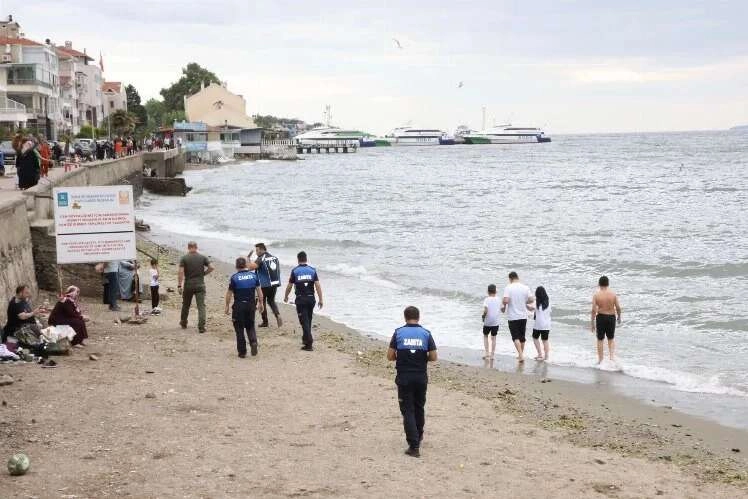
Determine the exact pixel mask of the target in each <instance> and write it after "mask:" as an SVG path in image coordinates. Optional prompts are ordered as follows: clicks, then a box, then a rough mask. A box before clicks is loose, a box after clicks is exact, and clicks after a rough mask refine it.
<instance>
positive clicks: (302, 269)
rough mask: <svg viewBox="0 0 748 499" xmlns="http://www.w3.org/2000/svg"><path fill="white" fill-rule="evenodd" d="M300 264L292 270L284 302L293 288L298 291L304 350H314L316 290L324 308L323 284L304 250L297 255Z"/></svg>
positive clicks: (298, 308)
mask: <svg viewBox="0 0 748 499" xmlns="http://www.w3.org/2000/svg"><path fill="white" fill-rule="evenodd" d="M296 259H297V260H298V263H299V264H298V265H297V266H296V267H294V268H293V270H291V276H290V277H289V279H288V286H286V295H285V296H284V297H283V302H284V303H288V295H290V294H291V288H294V290H295V291H296V301H295V303H296V314H297V315H298V316H299V324H301V331H302V336H301V342H302V343H303V344H304V346H302V347H301V349H302V350H306V351H308V352H311V351H312V350H314V348H313V347H312V344H313V343H314V337H313V336H312V316H313V315H314V305H315V299H314V292H315V290H316V292H317V297H318V298H319V308H320V309H321V308H322V305H323V302H322V286H321V285H320V283H319V276H318V275H317V271H316V270H314V267H311V266H309V265H307V256H306V253H305V252H304V251H300V252H299V254H298V255H296Z"/></svg>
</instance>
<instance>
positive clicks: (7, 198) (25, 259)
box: [0, 192, 37, 327]
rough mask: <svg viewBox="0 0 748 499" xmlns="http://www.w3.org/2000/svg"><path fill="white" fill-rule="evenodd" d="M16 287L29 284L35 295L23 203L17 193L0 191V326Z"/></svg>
mask: <svg viewBox="0 0 748 499" xmlns="http://www.w3.org/2000/svg"><path fill="white" fill-rule="evenodd" d="M19 284H27V285H29V286H30V287H31V290H32V292H34V294H36V291H37V282H36V275H35V273H34V258H33V252H32V245H31V233H30V230H29V220H28V217H27V215H26V203H25V199H24V198H23V196H21V195H20V194H19V193H11V192H0V327H2V326H4V325H5V321H6V320H7V317H6V312H7V306H6V305H7V304H8V300H10V298H11V297H12V296H13V294H14V293H15V290H16V286H18V285H19Z"/></svg>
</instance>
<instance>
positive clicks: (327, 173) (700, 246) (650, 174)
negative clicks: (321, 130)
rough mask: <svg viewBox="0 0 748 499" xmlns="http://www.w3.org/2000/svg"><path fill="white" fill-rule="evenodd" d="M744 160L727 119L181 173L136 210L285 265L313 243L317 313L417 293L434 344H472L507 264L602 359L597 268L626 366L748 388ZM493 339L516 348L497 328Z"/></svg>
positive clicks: (575, 355) (664, 378)
mask: <svg viewBox="0 0 748 499" xmlns="http://www.w3.org/2000/svg"><path fill="white" fill-rule="evenodd" d="M747 157H748V134H745V133H732V132H719V133H718V132H703V133H668V134H625V135H591V136H557V137H554V142H553V143H550V144H537V145H519V146H495V145H486V146H452V147H446V146H442V147H413V148H372V149H363V150H361V151H360V152H359V153H356V154H348V155H343V154H338V155H324V154H323V155H319V156H317V155H314V156H307V157H306V160H305V161H299V162H257V163H246V164H240V165H232V166H227V167H223V168H220V169H217V170H203V171H193V172H187V173H186V174H185V177H186V178H187V182H188V184H189V185H192V186H194V188H195V189H194V191H192V192H191V193H190V194H189V195H188V196H187V197H185V198H163V197H161V198H159V197H155V196H149V195H146V196H145V198H144V199H143V203H142V207H141V210H140V211H141V215H143V216H145V217H146V219H147V221H148V222H149V223H151V224H152V225H153V226H154V227H155V228H156V229H157V230H162V231H169V232H172V233H176V234H181V235H183V236H184V237H185V238H189V237H194V238H196V239H198V240H200V239H201V238H203V239H205V240H206V241H212V243H210V244H208V243H206V244H208V246H207V250H208V252H210V253H212V254H213V255H215V256H217V257H219V258H224V259H226V260H227V261H231V260H232V259H233V257H235V256H238V255H240V254H246V252H247V250H248V249H249V248H250V247H251V245H252V244H253V243H255V242H258V241H265V242H267V243H268V244H269V247H270V251H271V252H272V253H274V254H276V255H278V256H279V257H280V258H281V259H282V261H283V263H286V264H289V265H290V264H291V263H293V260H294V256H295V254H296V252H297V251H298V250H301V249H304V250H306V251H307V253H308V254H309V256H310V260H311V263H312V264H313V265H315V266H316V267H317V268H318V270H319V272H320V275H321V278H322V280H323V285H324V287H325V291H326V295H327V300H326V301H327V306H326V313H327V314H328V315H330V316H332V318H334V319H337V320H340V321H342V322H344V323H347V324H349V325H350V326H353V327H355V328H357V329H360V330H362V331H364V332H368V333H373V334H377V335H381V336H386V337H388V336H389V335H390V334H391V332H392V330H393V329H394V328H395V327H397V326H398V325H399V324H400V321H401V319H400V317H401V311H402V309H403V307H404V306H406V305H409V304H414V305H417V306H419V307H420V308H421V310H422V322H423V323H424V324H425V325H426V326H427V327H429V328H430V329H431V330H432V332H433V333H434V334H435V336H436V339H437V342H438V343H439V344H441V345H445V346H452V347H460V348H472V349H482V336H481V333H480V327H481V320H480V314H481V303H482V299H483V297H484V293H485V288H486V286H487V285H488V284H489V283H495V284H497V285H498V286H499V288H500V289H501V288H503V286H504V285H505V284H506V275H507V273H508V272H509V271H510V270H515V271H517V272H518V273H519V274H520V277H521V279H522V280H523V281H524V282H525V283H527V284H528V285H530V286H532V287H535V286H538V285H543V286H545V287H546V289H547V290H548V292H549V294H550V297H551V303H552V305H553V329H552V332H551V342H552V348H553V351H552V363H554V364H559V365H565V366H575V367H580V368H592V367H593V366H594V364H595V362H596V358H595V354H594V341H593V337H592V335H591V334H590V332H589V330H588V323H589V310H590V298H591V295H592V293H593V292H594V290H595V285H596V282H597V278H598V277H599V276H600V275H601V274H607V275H608V276H610V278H611V284H612V287H613V288H614V289H615V290H616V291H617V292H618V293H619V294H620V297H621V302H622V305H623V308H624V324H623V326H621V327H620V328H619V330H618V334H617V338H618V345H619V347H618V348H619V357H620V365H621V367H622V368H623V373H624V374H625V375H630V376H632V377H638V378H645V379H649V380H654V381H658V382H662V383H665V384H668V385H669V386H671V387H672V388H673V389H674V390H681V391H690V392H703V393H712V394H722V395H728V396H734V397H748V362H746V355H748V345H747V344H746V331H747V330H748V304H746V299H748V215H747V214H746V212H745V207H746V205H747V204H748V203H747V202H748V180H747V179H746V174H748V168H747V166H746V163H747V161H746V158H747ZM216 240H218V241H221V242H220V243H217V242H216ZM204 246H205V245H204ZM286 275H287V271H286ZM530 327H531V326H530ZM528 347H529V348H530V350H529V351H530V353H534V350H533V348H532V346H531V344H530V343H528ZM498 350H499V353H503V354H507V355H508V354H512V353H513V347H512V345H511V343H510V341H509V339H508V333H507V332H506V330H505V329H504V331H503V332H502V333H501V335H500V337H499V347H498Z"/></svg>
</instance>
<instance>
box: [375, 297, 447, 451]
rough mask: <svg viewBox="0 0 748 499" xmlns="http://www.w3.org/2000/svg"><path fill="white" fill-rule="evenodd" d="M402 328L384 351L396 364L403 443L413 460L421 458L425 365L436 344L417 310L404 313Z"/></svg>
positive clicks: (426, 374) (427, 380)
mask: <svg viewBox="0 0 748 499" xmlns="http://www.w3.org/2000/svg"><path fill="white" fill-rule="evenodd" d="M404 315H405V325H404V326H403V327H400V328H398V329H396V330H395V334H393V335H392V340H390V347H389V349H388V350H387V360H390V361H395V368H396V370H397V377H395V384H396V385H397V399H398V402H399V404H400V413H401V414H402V415H403V427H404V428H405V439H406V440H407V442H408V450H406V451H405V453H406V454H407V455H409V456H412V457H421V452H420V447H421V442H422V441H423V426H424V424H425V422H426V412H425V409H426V387H427V386H428V382H429V378H428V373H427V364H428V363H429V362H434V361H436V358H437V355H436V344H435V343H434V338H433V337H432V336H431V332H430V331H429V330H428V329H424V328H423V327H421V326H420V325H419V324H418V321H419V319H420V312H419V311H418V309H417V308H416V307H408V308H406V309H405V312H404Z"/></svg>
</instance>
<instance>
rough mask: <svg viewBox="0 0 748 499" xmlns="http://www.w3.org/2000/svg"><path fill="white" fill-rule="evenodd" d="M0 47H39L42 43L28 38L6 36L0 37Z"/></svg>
mask: <svg viewBox="0 0 748 499" xmlns="http://www.w3.org/2000/svg"><path fill="white" fill-rule="evenodd" d="M0 45H25V46H27V47H41V46H42V45H44V44H43V43H39V42H35V41H34V40H29V39H28V38H8V37H7V36H0Z"/></svg>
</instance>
